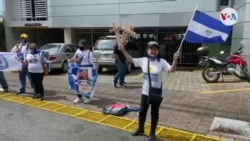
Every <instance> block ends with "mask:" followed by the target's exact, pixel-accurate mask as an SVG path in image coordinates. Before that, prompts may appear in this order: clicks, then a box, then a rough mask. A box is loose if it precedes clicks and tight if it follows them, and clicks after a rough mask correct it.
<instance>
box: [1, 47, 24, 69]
mask: <svg viewBox="0 0 250 141" xmlns="http://www.w3.org/2000/svg"><path fill="white" fill-rule="evenodd" d="M23 58H24V54H23V53H11V52H0V71H16V70H21V69H22V60H23Z"/></svg>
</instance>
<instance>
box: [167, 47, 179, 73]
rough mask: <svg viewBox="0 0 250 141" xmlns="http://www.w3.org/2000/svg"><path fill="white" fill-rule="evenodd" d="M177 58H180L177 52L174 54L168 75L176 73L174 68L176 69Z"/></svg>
mask: <svg viewBox="0 0 250 141" xmlns="http://www.w3.org/2000/svg"><path fill="white" fill-rule="evenodd" d="M179 56H180V52H179V51H177V52H175V54H174V60H173V63H172V65H171V66H170V68H169V69H168V72H169V73H171V72H175V71H176V67H177V62H178V58H179Z"/></svg>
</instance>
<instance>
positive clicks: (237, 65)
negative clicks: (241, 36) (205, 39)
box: [199, 42, 250, 83]
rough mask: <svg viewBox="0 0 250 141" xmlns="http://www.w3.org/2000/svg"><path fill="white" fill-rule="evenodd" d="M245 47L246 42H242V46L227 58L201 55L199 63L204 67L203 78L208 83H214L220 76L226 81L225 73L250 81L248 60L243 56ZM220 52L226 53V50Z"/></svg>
mask: <svg viewBox="0 0 250 141" xmlns="http://www.w3.org/2000/svg"><path fill="white" fill-rule="evenodd" d="M243 48H244V43H243V42H241V46H240V48H239V49H238V50H237V51H236V52H233V53H231V54H230V55H229V56H227V57H226V58H218V57H209V56H201V60H200V62H199V65H200V66H201V67H202V68H203V70H202V78H203V79H204V80H205V81H206V82H207V83H214V82H217V81H218V80H219V78H220V76H222V81H224V78H223V76H224V75H235V76H236V77H238V78H239V79H243V80H244V79H247V80H248V81H250V73H249V71H248V65H247V62H246V61H245V59H244V58H242V57H241V54H242V53H243V50H242V49H243ZM220 54H224V51H221V52H220Z"/></svg>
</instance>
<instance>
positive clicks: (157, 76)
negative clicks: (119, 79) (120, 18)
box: [119, 41, 179, 141]
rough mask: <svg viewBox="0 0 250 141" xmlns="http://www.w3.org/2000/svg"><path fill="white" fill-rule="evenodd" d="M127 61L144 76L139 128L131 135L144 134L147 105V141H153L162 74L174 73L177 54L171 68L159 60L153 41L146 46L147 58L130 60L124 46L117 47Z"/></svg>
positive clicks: (157, 118)
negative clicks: (149, 110) (149, 109)
mask: <svg viewBox="0 0 250 141" xmlns="http://www.w3.org/2000/svg"><path fill="white" fill-rule="evenodd" d="M119 48H120V50H121V51H122V52H123V54H124V56H125V57H126V59H127V61H128V62H130V63H134V66H135V67H140V68H141V69H142V72H143V74H144V78H143V86H142V96H141V105H140V112H139V128H138V129H137V130H136V131H135V132H134V133H133V134H132V135H133V136H138V135H141V134H143V133H144V123H145V121H146V115H147V111H148V107H149V105H151V130H150V137H149V141H153V140H155V138H156V137H155V130H156V127H157V124H158V120H159V108H160V105H161V102H162V75H163V74H162V72H163V71H166V72H175V70H176V66H177V60H178V58H179V52H178V51H177V52H176V53H175V54H174V61H173V63H172V66H171V65H169V63H168V62H167V61H166V60H165V59H162V58H160V54H159V45H158V43H157V42H155V41H150V42H149V43H148V46H147V50H146V51H147V57H142V58H132V57H131V56H130V55H129V54H128V53H127V51H126V50H125V49H124V46H120V47H119Z"/></svg>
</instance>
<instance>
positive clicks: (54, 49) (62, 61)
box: [38, 43, 77, 72]
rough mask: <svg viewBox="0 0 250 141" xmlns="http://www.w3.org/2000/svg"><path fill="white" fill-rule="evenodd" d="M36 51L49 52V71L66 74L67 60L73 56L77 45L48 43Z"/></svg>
mask: <svg viewBox="0 0 250 141" xmlns="http://www.w3.org/2000/svg"><path fill="white" fill-rule="evenodd" d="M38 50H42V51H47V52H49V61H50V62H51V70H54V69H61V70H62V71H63V72H67V71H68V62H67V58H71V57H73V56H74V54H75V52H76V50H77V45H74V44H65V43H49V44H45V45H43V46H41V47H40V48H39V49H38Z"/></svg>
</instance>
